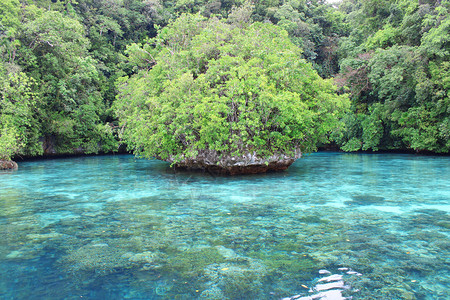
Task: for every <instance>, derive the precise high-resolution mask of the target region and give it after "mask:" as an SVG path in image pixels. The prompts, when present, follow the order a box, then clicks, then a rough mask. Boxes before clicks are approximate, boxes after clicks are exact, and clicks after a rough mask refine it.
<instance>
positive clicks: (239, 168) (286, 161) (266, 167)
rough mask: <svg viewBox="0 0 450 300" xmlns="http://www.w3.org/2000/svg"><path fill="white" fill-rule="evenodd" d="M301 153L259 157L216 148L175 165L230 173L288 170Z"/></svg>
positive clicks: (171, 159) (169, 160)
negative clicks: (223, 151)
mask: <svg viewBox="0 0 450 300" xmlns="http://www.w3.org/2000/svg"><path fill="white" fill-rule="evenodd" d="M301 155H302V153H301V151H300V150H296V151H295V153H293V155H286V154H281V153H276V154H273V155H272V156H270V157H259V156H257V155H256V154H255V153H246V154H244V155H241V156H232V155H231V154H223V153H221V154H219V153H218V152H217V151H214V150H202V151H199V153H198V155H197V156H196V157H195V158H187V159H184V160H181V161H178V162H176V163H175V167H176V168H183V169H190V170H196V169H197V170H207V171H210V172H213V173H219V174H228V175H237V174H256V173H265V172H268V171H283V170H286V169H287V168H288V167H289V166H290V165H291V164H292V163H293V162H294V161H295V160H297V159H298V158H300V157H301ZM166 161H168V162H170V163H174V161H175V158H174V157H169V159H166Z"/></svg>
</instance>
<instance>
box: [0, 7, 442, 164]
mask: <svg viewBox="0 0 450 300" xmlns="http://www.w3.org/2000/svg"><path fill="white" fill-rule="evenodd" d="M449 10H450V1H449V0H439V1H438V0H420V1H419V0H381V1H380V0H370V1H369V0H368V1H363V0H343V1H342V2H341V3H340V4H339V5H338V6H337V5H336V6H331V5H328V4H326V1H324V0H308V1H307V0H264V1H245V0H173V1H161V0H77V1H73V0H64V1H63V0H2V1H0V159H7V158H10V157H12V156H17V155H40V154H42V153H47V154H49V153H76V152H84V153H97V152H101V151H115V150H117V149H118V145H119V135H120V129H121V127H120V126H119V123H118V120H117V118H116V114H115V112H114V111H113V109H112V105H113V102H114V101H115V98H116V95H117V92H118V90H117V88H116V86H117V85H116V82H117V83H118V84H119V85H120V84H121V83H123V79H120V78H122V77H124V76H129V77H130V78H131V81H130V82H134V81H136V80H137V79H136V78H140V76H143V75H142V74H143V73H144V72H147V71H149V70H150V69H151V68H153V67H155V68H156V69H155V70H152V71H151V72H147V73H148V74H151V76H153V75H154V73H155V74H156V72H158V68H160V67H158V64H159V65H161V66H162V62H161V61H158V57H157V56H158V55H160V56H161V55H162V54H161V53H160V51H162V49H163V48H164V47H165V45H162V44H158V43H160V41H161V38H163V37H164V35H166V37H167V36H168V35H170V28H171V27H170V26H173V25H169V24H174V23H173V21H174V20H175V19H177V18H178V17H179V16H181V15H182V14H183V13H189V14H194V15H196V14H197V15H196V17H195V18H200V16H201V17H203V18H205V19H202V20H203V21H202V24H203V23H208V22H211V23H210V25H209V26H213V25H212V24H216V26H218V27H220V28H222V29H221V30H229V31H230V32H227V33H226V34H225V33H223V34H222V37H221V38H222V39H223V40H225V41H226V42H229V43H232V42H241V41H240V40H239V36H240V35H244V36H245V34H244V33H243V31H245V30H247V29H245V30H244V27H248V28H253V29H249V30H256V29H254V28H255V27H257V26H260V30H261V31H266V30H267V31H268V32H267V33H264V34H267V35H270V34H271V33H270V32H272V34H273V32H277V34H278V32H282V31H281V29H283V30H284V31H285V32H287V33H288V36H289V38H290V40H291V42H292V43H293V44H294V45H295V46H296V47H298V48H299V49H300V50H296V51H301V56H302V58H303V59H304V60H306V61H308V62H310V63H311V64H312V65H313V67H314V69H315V70H316V71H317V72H318V74H319V75H320V76H322V77H323V78H334V79H335V81H336V83H337V84H338V86H340V92H342V93H344V92H347V93H349V94H350V99H351V111H350V112H349V113H348V114H347V115H346V116H344V118H343V119H342V120H341V123H340V126H338V129H337V130H334V132H333V135H332V138H333V140H334V143H336V144H337V145H338V146H339V147H341V149H343V150H346V151H356V150H359V149H362V150H381V149H400V150H415V151H431V152H437V153H448V152H449V150H450V142H449V141H450V119H449V115H450V114H449V107H450V103H449V102H450V100H449V87H450V84H449V82H450V60H449V56H450V50H449V49H450V32H449V31H450V17H449V15H450V12H449ZM205 20H210V21H205ZM225 20H228V21H226V22H228V23H226V22H225ZM256 22H260V23H272V24H274V25H277V26H278V27H277V29H274V28H275V27H271V26H266V25H261V24H260V23H258V24H259V25H249V24H252V23H255V24H256ZM219 24H220V25H219ZM167 26H169V27H167ZM227 26H228V27H227ZM252 26H254V27H252ZM226 27H227V28H228V29H225V28H226ZM231 27H232V28H231ZM183 30H184V29H183ZM233 30H234V31H233ZM271 30H272V31H271ZM232 31H233V33H234V34H236V36H233V34H231V32H232ZM158 32H159V37H158V38H156V36H157V34H158ZM197 35H198V36H197ZM195 36H197V37H196V38H195V39H197V40H198V39H204V42H205V43H206V42H208V41H213V42H216V40H215V39H213V38H212V37H208V36H207V35H206V33H200V32H197V33H196V34H195ZM225 36H226V37H225ZM155 38H156V39H155ZM189 38H193V36H191V37H189ZM280 38H281V37H280ZM151 39H153V40H151ZM149 41H151V43H154V45H149V44H148V43H149ZM197 42H198V43H201V41H197ZM245 42H247V41H245ZM248 42H250V41H248ZM156 45H159V46H158V47H159V48H158V47H156ZM268 45H269V44H268ZM179 47H181V48H180V49H176V51H175V52H174V53H176V56H177V57H179V58H180V59H183V60H184V61H180V62H172V63H173V64H172V67H173V68H176V67H178V66H181V68H180V70H162V71H161V72H163V71H164V72H166V71H167V72H169V71H171V72H173V73H171V74H172V75H174V76H175V75H176V76H179V75H180V74H188V73H189V72H190V73H192V80H193V81H195V84H196V87H199V86H198V85H199V84H200V80H199V77H200V79H202V77H201V76H199V75H201V74H203V75H202V76H203V79H202V80H206V79H208V80H211V82H210V83H209V84H210V85H211V87H212V88H211V89H210V90H205V91H204V93H203V94H201V96H202V97H205V101H209V102H210V103H212V101H215V100H213V99H212V95H213V93H214V89H218V87H220V86H221V84H226V81H224V82H218V81H217V80H216V79H215V78H213V76H211V77H208V76H207V75H208V74H207V73H208V72H207V70H195V68H198V67H199V66H200V65H202V64H204V66H209V64H210V63H211V61H210V59H211V58H212V56H211V55H213V54H211V53H209V52H208V51H209V50H208V49H206V48H207V47H206V46H205V47H203V46H202V45H200V44H199V45H192V47H198V48H199V49H200V50H201V51H204V52H201V51H200V52H199V53H197V55H200V53H203V54H202V55H204V56H203V57H199V56H193V57H185V56H183V55H187V54H186V53H184V52H183V51H188V49H191V52H192V49H193V48H189V47H190V46H189V47H188V46H186V45H179ZM210 47H211V49H210V51H219V52H220V53H222V52H223V51H225V50H224V49H220V47H218V48H217V47H216V45H210ZM270 47H273V49H271V50H270V51H275V52H276V51H277V50H276V49H277V48H279V46H278V45H276V44H273V43H272V44H271V46H270ZM289 47H291V46H289ZM127 49H128V50H127ZM143 50H145V51H147V52H148V53H145V52H143ZM150 50H151V51H150ZM234 50H235V51H245V49H244V48H241V49H239V48H236V49H234ZM270 51H269V52H270ZM188 52H189V51H188ZM275 52H273V53H275ZM149 54H151V55H153V56H154V57H150V58H149V57H148V55H149ZM208 55H209V56H208ZM233 55H236V59H238V57H241V59H243V60H242V62H244V65H242V66H240V67H241V68H247V70H246V71H247V72H253V71H255V72H256V71H258V72H259V70H255V68H256V67H255V66H254V65H251V64H252V63H256V62H255V61H254V60H252V59H247V58H245V57H244V56H245V54H244V53H238V52H236V53H235V54H233ZM161 57H162V56H161ZM161 57H159V58H161ZM257 58H258V57H255V58H254V59H255V60H256V59H257ZM194 59H197V60H202V61H198V62H197V67H195V66H194V65H189V67H186V68H184V67H183V66H182V64H183V63H187V62H188V61H189V60H191V62H194ZM259 59H263V58H261V57H259ZM285 59H289V57H286V58H285ZM145 60H147V63H145ZM304 60H301V59H300V60H299V61H296V62H294V63H292V64H290V65H289V66H295V67H297V66H298V67H299V68H300V70H302V68H303V67H304V65H305V61H304ZM156 62H158V64H156V65H155V63H156ZM164 63H166V62H164ZM167 63H169V62H167ZM227 63H229V64H230V65H229V66H227V68H229V70H232V69H235V68H238V66H235V65H233V63H236V62H233V61H231V60H230V61H225V60H223V61H214V63H213V64H212V65H211V66H212V67H214V68H216V69H217V70H218V71H223V70H224V68H225V65H226V64H227ZM144 69H145V70H144ZM209 72H212V70H210V71H209ZM230 72H231V71H230ZM233 72H234V71H233ZM233 72H231V73H233ZM231 73H230V74H231ZM263 73H264V72H263ZM161 74H162V73H161ZM233 74H234V73H233ZM256 74H261V73H256ZM256 74H250V73H249V74H248V76H247V75H246V76H247V77H245V78H246V80H247V79H248V80H249V82H252V83H253V84H255V85H256V86H259V88H260V89H266V88H267V86H264V84H268V85H270V84H269V81H270V80H269V81H268V83H263V82H262V79H261V78H259V77H258V76H257V75H256ZM264 74H265V73H264ZM308 74H309V73H308ZM265 75H267V74H265ZM269 75H270V74H269ZM269 75H267V76H268V78H269V79H270V76H269ZM134 76H136V77H134ZM155 76H156V75H155ZM186 76H187V75H185V77H183V78H184V80H188V77H186ZM196 76H198V77H196ZM252 76H253V77H252ZM314 76H315V75H314ZM272 79H273V78H272ZM230 80H231V79H230ZM305 80H306V79H305ZM169 81H170V80H169ZM169 81H167V82H169ZM170 82H172V81H170ZM155 84H156V86H157V85H158V84H162V81H159V82H152V83H150V86H153V85H155ZM172 84H173V83H172ZM204 84H206V83H204ZM292 88H293V89H295V85H294V86H293V87H292ZM249 89H250V88H249ZM275 90H276V92H275V93H274V95H278V93H279V92H281V90H282V88H281V87H276V88H275ZM133 92H136V97H138V95H139V93H144V91H143V90H142V91H141V90H137V91H133ZM152 92H154V93H159V94H155V97H156V96H158V97H159V96H164V97H168V94H167V93H168V89H167V91H166V89H164V90H156V91H152ZM172 92H173V93H175V91H172ZM266 92H267V93H268V94H270V93H272V91H271V90H270V88H268V89H267V90H266ZM285 92H286V93H288V92H293V90H289V89H286V90H285ZM252 93H253V91H252ZM199 96H200V94H199ZM258 96H260V95H259V94H258ZM145 97H148V95H146V96H145ZM206 99H209V100H206ZM119 101H120V100H119ZM299 101H300V100H299ZM300 102H301V101H300ZM222 104H223V103H222V102H221V101H218V102H217V107H214V109H213V110H215V111H216V112H219V111H220V110H221V109H223V105H222ZM183 105H185V106H186V107H191V106H190V105H192V103H191V104H189V103H184V102H183ZM209 106H211V105H209ZM225 106H226V105H225ZM117 107H121V106H120V104H118V105H117ZM121 109H122V110H119V111H118V113H119V114H120V113H123V111H124V110H123V107H122V108H121ZM294 111H296V112H299V111H301V107H296V110H294ZM253 113H255V114H259V113H261V112H260V111H258V110H253ZM186 114H187V113H186ZM186 114H181V115H180V116H178V119H177V122H181V121H182V119H183V117H186ZM255 116H256V115H254V116H252V118H255ZM262 117H263V116H262V115H258V118H256V119H255V120H259V121H261V118H262ZM248 118H250V116H249V117H248ZM296 118H297V117H296ZM302 118H304V117H302V115H301V113H300V115H299V116H298V120H300V119H302ZM312 120H314V122H316V121H317V120H315V119H312ZM291 121H292V122H295V121H294V120H291ZM241 125H242V126H244V124H241ZM241 125H240V126H241ZM245 126H250V125H249V124H246V125H245ZM258 126H259V127H260V128H259V129H255V128H254V129H251V130H250V131H248V136H245V137H244V136H243V137H242V138H243V139H246V141H251V142H252V143H257V142H256V141H255V137H258V135H259V134H260V133H261V137H258V138H261V139H262V140H267V139H266V137H264V133H263V132H265V129H263V127H264V126H265V125H263V124H258ZM258 126H257V127H258ZM292 126H293V125H292V124H291V125H290V126H289V128H291V127H292ZM314 126H319V127H320V126H321V125H320V124H315V125H314ZM243 128H244V127H240V129H241V130H242V129H243ZM258 130H259V131H258ZM189 134H190V133H189ZM292 137H293V136H291V138H292ZM205 138H206V137H205ZM209 138H211V136H209ZM207 142H210V141H204V143H207ZM310 142H311V144H310V145H305V147H306V148H310V149H313V148H315V147H316V146H317V144H315V145H312V144H313V143H315V142H324V140H321V139H316V138H314V139H310ZM233 145H234V144H233ZM131 146H133V145H131ZM135 146H136V145H135ZM198 146H200V145H198ZM222 146H223V147H224V146H225V144H224V143H222ZM277 147H278V148H277ZM283 147H284V146H276V147H275V150H276V149H278V150H281V149H283ZM166 150H167V149H166Z"/></svg>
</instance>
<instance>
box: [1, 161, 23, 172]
mask: <svg viewBox="0 0 450 300" xmlns="http://www.w3.org/2000/svg"><path fill="white" fill-rule="evenodd" d="M18 167H19V166H18V165H17V163H16V162H15V161H12V160H0V170H16V169H17V168H18Z"/></svg>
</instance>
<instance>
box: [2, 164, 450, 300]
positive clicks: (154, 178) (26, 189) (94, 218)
mask: <svg viewBox="0 0 450 300" xmlns="http://www.w3.org/2000/svg"><path fill="white" fill-rule="evenodd" d="M315 159H319V160H320V159H322V163H324V161H328V165H329V166H331V167H330V170H329V171H327V172H337V171H336V170H335V171H333V168H332V166H333V164H332V162H333V159H335V160H343V162H342V161H341V162H340V163H345V164H347V163H348V157H340V156H336V157H334V158H333V155H328V156H327V155H323V156H320V155H318V156H316V157H315ZM364 159H366V158H364ZM442 159H444V160H445V159H446V158H442ZM84 160H86V161H85V164H84V168H85V169H86V165H87V166H91V169H92V170H91V171H90V172H91V173H89V170H88V172H87V173H86V172H83V171H82V170H81V169H77V168H76V167H75V166H74V164H76V162H73V161H71V160H61V161H55V162H53V163H49V165H47V166H46V167H45V168H43V167H42V166H41V165H40V164H39V163H38V162H29V163H24V164H23V167H22V168H21V170H19V172H24V173H23V175H21V176H23V177H20V176H19V175H20V173H19V175H18V174H13V173H10V172H9V173H5V174H6V175H4V176H15V177H8V178H10V179H9V180H10V181H11V182H12V183H11V185H7V184H5V181H2V183H1V184H0V185H2V189H0V206H2V207H1V208H0V232H2V233H3V237H2V240H3V241H2V243H0V267H1V268H0V273H1V276H0V278H2V279H1V280H0V298H6V299H15V298H17V299H20V298H22V299H23V298H27V297H30V295H31V298H55V299H56V298H58V297H59V298H61V295H62V296H63V298H68V299H72V298H73V299H75V298H80V297H87V298H88V299H91V298H96V299H100V298H104V299H230V300H231V299H283V298H284V299H302V300H303V299H365V300H370V299H392V300H395V299H424V300H431V299H438V300H441V299H442V300H444V299H447V296H448V286H449V284H450V272H449V249H450V242H449V239H448V237H449V218H448V211H446V210H445V206H442V204H443V203H444V202H446V201H447V200H448V198H446V196H447V195H448V194H445V191H444V192H443V191H442V190H441V189H440V188H439V187H442V184H445V183H440V182H435V183H434V184H435V185H437V192H436V193H435V194H433V195H431V192H432V191H431V190H426V191H424V192H423V193H418V192H417V191H414V189H413V188H409V187H407V186H405V185H404V184H406V183H404V182H403V181H401V180H400V178H398V177H396V176H392V177H393V178H391V179H392V181H395V180H399V181H401V182H403V183H402V184H403V185H402V184H400V185H399V186H397V187H395V188H394V187H390V186H389V185H386V184H383V183H384V182H385V181H384V180H387V179H384V176H389V177H391V175H390V174H388V175H386V174H384V175H383V176H382V177H371V178H369V179H367V178H362V177H361V176H360V175H354V174H353V175H351V176H359V177H358V179H357V177H354V178H353V177H352V179H351V180H354V182H353V181H349V180H350V179H348V178H349V177H346V175H345V174H340V175H339V176H341V177H340V178H341V179H340V180H338V181H333V180H337V179H336V177H335V178H334V179H331V176H337V173H331V174H325V175H329V176H330V178H329V179H327V181H325V180H319V178H326V177H322V176H323V175H324V174H318V173H323V170H321V169H320V166H319V165H317V166H316V167H317V169H316V170H315V171H314V173H312V171H311V170H309V171H308V166H300V167H299V168H298V171H295V166H296V165H295V164H294V165H293V167H292V168H293V171H289V172H288V173H284V174H283V173H275V174H267V175H255V176H251V177H241V178H230V177H211V176H210V175H208V174H197V173H196V174H191V173H181V174H179V173H173V172H172V171H171V170H168V169H167V166H165V165H164V164H163V163H160V162H148V165H147V166H142V165H140V164H138V163H136V161H135V159H134V158H132V157H130V156H118V157H108V156H106V157H103V158H84ZM330 161H331V162H330ZM358 162H359V163H360V161H358ZM106 163H108V164H109V165H108V166H109V168H110V169H112V170H108V171H106V170H105V171H101V170H100V169H101V168H104V166H105V164H106ZM365 163H371V164H372V163H375V164H378V162H372V161H369V162H368V161H365ZM406 163H407V162H406ZM89 164H91V165H89ZM304 164H306V163H304ZM335 164H337V162H335ZM441 164H442V162H441ZM68 167H71V168H73V170H72V174H71V176H62V175H61V174H62V171H63V170H65V169H67V168H68ZM353 168H357V166H353ZM347 169H349V170H350V171H349V172H354V170H353V169H351V168H348V165H347ZM49 170H52V171H53V172H49ZM408 170H409V169H408ZM447 170H448V169H444V170H441V169H436V170H435V171H434V172H435V173H433V176H436V175H439V172H441V171H442V172H446V171H447ZM84 171H86V170H84ZM409 171H410V170H409ZM58 172H60V173H58ZM77 172H79V174H77ZM103 172H104V173H103ZM307 172H309V175H305V173H307ZM392 172H394V171H392ZM112 173H115V174H116V176H115V177H114V178H116V179H115V180H113V182H109V183H105V184H98V182H99V181H100V180H102V182H106V181H107V180H108V179H109V178H111V176H112ZM117 174H119V175H117ZM76 175H77V176H79V177H75V176H76ZM319 175H320V176H319ZM4 176H3V178H4ZM33 176H34V177H33ZM37 176H41V177H40V178H39V179H38V178H35V177H37ZM80 176H81V177H80ZM314 176H317V179H314V178H312V177H314ZM347 176H350V175H347ZM380 176H381V175H380ZM3 178H2V179H3ZM306 178H307V179H306ZM308 180H309V181H308ZM357 180H359V181H360V182H361V181H365V180H367V181H368V182H369V183H367V182H366V183H363V185H362V187H363V188H364V191H361V186H358V185H357V184H356V182H357ZM96 182H97V184H96ZM352 184H353V185H355V186H354V187H353V189H352V190H349V187H348V186H349V185H352ZM373 184H375V185H376V188H374V185H373ZM340 185H347V186H346V187H342V190H340V188H341V187H340ZM435 187H436V186H435ZM334 189H336V191H333V190H334ZM396 189H400V191H399V193H400V194H395V193H393V191H394V190H396ZM344 190H346V191H347V192H343V191H344ZM382 190H387V192H386V191H385V192H381V191H382ZM401 193H403V196H401ZM400 197H401V198H400ZM427 197H428V198H427ZM365 199H366V200H367V201H366V200H365ZM433 201H434V202H433ZM427 203H429V205H427ZM441 206H442V207H441ZM398 209H400V210H401V212H400V213H399V212H398ZM333 276H334V277H333ZM324 278H325V279H324ZM327 278H328V279H327ZM294 297H296V298H294ZM333 297H334V298H333ZM339 297H340V298H339Z"/></svg>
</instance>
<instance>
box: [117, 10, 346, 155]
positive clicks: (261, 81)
mask: <svg viewBox="0 0 450 300" xmlns="http://www.w3.org/2000/svg"><path fill="white" fill-rule="evenodd" d="M180 33H182V34H180ZM128 52H129V55H130V61H134V62H136V64H137V65H138V67H139V68H140V70H139V72H138V73H137V74H136V75H134V76H132V77H131V78H129V79H128V78H123V79H122V80H121V84H120V92H119V96H118V100H117V103H116V110H117V112H118V116H119V119H120V121H121V123H122V124H123V126H125V131H124V134H123V136H124V138H125V141H126V142H127V144H128V145H129V146H130V147H131V148H132V149H133V150H134V151H135V152H137V153H139V154H142V155H143V156H145V157H148V158H150V157H159V158H162V159H167V158H168V157H169V156H178V159H179V158H185V157H189V158H192V157H196V156H197V154H198V151H199V150H214V151H217V152H218V153H233V154H234V155H240V154H244V153H249V152H250V153H257V154H258V155H260V156H263V157H264V156H270V155H272V154H273V153H274V152H275V153H291V152H293V151H295V150H296V149H301V150H302V151H311V150H314V149H315V148H316V145H317V144H318V143H319V142H322V143H325V142H327V133H329V132H330V131H331V130H332V129H333V128H335V127H337V126H338V122H339V115H340V113H341V112H342V111H343V110H344V109H345V107H346V104H347V102H346V100H347V99H346V97H345V96H337V95H336V93H335V92H334V90H335V88H334V87H333V85H332V84H331V82H330V81H325V80H323V79H321V78H320V77H319V76H318V74H317V72H316V71H315V70H314V69H313V68H312V66H311V65H310V64H309V63H307V62H306V61H305V60H303V59H302V58H301V53H300V49H299V48H298V47H297V46H295V45H294V44H293V43H291V41H290V39H289V37H288V34H287V32H286V31H284V30H282V29H280V28H279V27H277V26H274V25H271V24H263V23H253V24H251V25H250V24H245V23H243V22H235V20H233V19H231V20H230V19H225V20H218V19H215V18H210V19H209V20H205V19H204V18H202V17H200V16H198V15H182V16H181V17H180V18H178V19H177V20H176V21H175V22H173V23H171V24H170V25H168V26H167V27H165V28H163V29H161V30H160V32H159V34H158V36H157V37H155V38H153V39H150V40H148V41H147V42H146V43H144V44H143V45H136V44H133V45H131V46H130V47H129V49H128Z"/></svg>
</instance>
